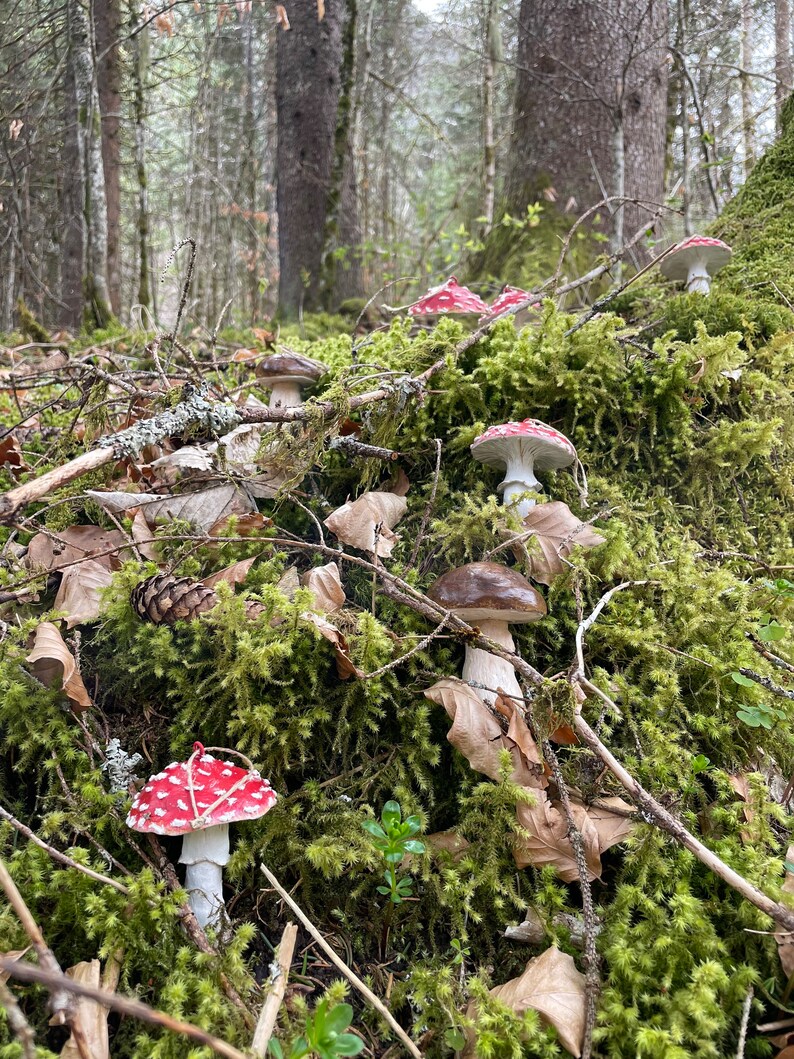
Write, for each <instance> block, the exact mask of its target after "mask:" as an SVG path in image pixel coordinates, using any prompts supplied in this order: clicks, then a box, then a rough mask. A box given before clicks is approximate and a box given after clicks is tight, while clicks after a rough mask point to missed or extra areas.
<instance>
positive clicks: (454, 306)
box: [408, 276, 488, 316]
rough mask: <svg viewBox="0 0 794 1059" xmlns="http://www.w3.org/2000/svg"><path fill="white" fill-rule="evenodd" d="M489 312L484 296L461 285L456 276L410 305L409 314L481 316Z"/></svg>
mask: <svg viewBox="0 0 794 1059" xmlns="http://www.w3.org/2000/svg"><path fill="white" fill-rule="evenodd" d="M487 312H488V306H487V305H486V304H485V302H484V301H483V300H482V298H480V297H479V296H478V295H476V294H475V293H474V291H471V290H469V288H468V287H463V286H461V284H460V283H458V281H457V280H456V279H455V277H454V276H450V278H449V279H448V280H447V282H446V283H442V284H441V286H440V287H433V288H432V289H431V290H429V291H428V292H427V294H425V295H424V296H423V297H421V298H420V299H419V301H417V302H414V304H413V305H409V306H408V314H409V316H446V315H448V314H453V313H454V314H458V315H473V316H481V315H482V314H483V313H487Z"/></svg>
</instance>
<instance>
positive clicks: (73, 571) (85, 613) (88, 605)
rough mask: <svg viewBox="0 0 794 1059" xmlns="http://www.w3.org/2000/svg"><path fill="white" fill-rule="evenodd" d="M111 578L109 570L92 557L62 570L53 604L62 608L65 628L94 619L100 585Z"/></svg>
mask: <svg viewBox="0 0 794 1059" xmlns="http://www.w3.org/2000/svg"><path fill="white" fill-rule="evenodd" d="M112 580H113V575H112V574H111V572H110V570H108V568H107V567H106V566H103V565H102V564H101V563H98V562H97V561H96V560H95V559H86V561H85V562H84V563H78V564H77V565H76V566H70V567H69V568H68V569H67V570H64V572H63V577H62V578H61V584H60V587H59V588H58V594H57V595H56V597H55V602H54V603H53V607H54V608H55V610H63V611H65V612H66V626H67V628H69V629H72V628H74V626H75V625H81V624H82V623H83V622H87V621H96V620H97V618H98V617H99V612H100V598H99V593H100V589H103V588H107V587H108V585H109V584H110V583H111V581H112Z"/></svg>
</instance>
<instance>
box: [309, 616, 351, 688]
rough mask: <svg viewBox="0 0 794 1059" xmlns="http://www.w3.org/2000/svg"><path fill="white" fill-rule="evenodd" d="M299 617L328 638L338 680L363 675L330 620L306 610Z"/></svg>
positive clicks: (344, 640)
mask: <svg viewBox="0 0 794 1059" xmlns="http://www.w3.org/2000/svg"><path fill="white" fill-rule="evenodd" d="M301 617H302V618H303V619H304V620H305V621H308V622H310V623H311V624H312V625H313V626H314V627H315V629H316V630H317V631H318V632H319V634H320V636H322V637H323V638H324V639H326V640H328V642H329V643H330V644H331V645H332V646H333V649H334V654H335V656H336V672H337V675H338V677H339V679H340V680H347V679H348V677H363V676H364V672H363V670H361V669H359V668H358V666H357V665H356V664H355V662H354V661H353V659H352V658H351V657H350V645H349V644H348V642H347V640H346V639H345V637H344V636H343V634H342V633H341V632H340V631H339V629H337V627H336V626H335V625H332V624H331V622H330V621H328V620H327V619H326V618H323V617H322V616H321V615H320V614H312V612H311V611H308V610H307V611H304V612H303V614H301Z"/></svg>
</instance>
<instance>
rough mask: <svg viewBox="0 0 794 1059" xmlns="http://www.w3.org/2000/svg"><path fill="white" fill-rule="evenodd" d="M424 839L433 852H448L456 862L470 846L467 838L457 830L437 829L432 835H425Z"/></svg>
mask: <svg viewBox="0 0 794 1059" xmlns="http://www.w3.org/2000/svg"><path fill="white" fill-rule="evenodd" d="M422 840H423V841H424V843H425V844H426V845H427V846H429V847H430V849H431V851H432V852H433V853H448V854H449V855H450V857H452V860H453V861H454V862H455V863H457V862H458V861H459V860H460V858H461V857H462V856H463V854H464V853H465V852H466V850H467V849H468V848H469V843H468V842H467V840H466V839H465V838H464V837H463V835H459V834H458V833H457V831H436V832H434V834H432V835H423V836H422Z"/></svg>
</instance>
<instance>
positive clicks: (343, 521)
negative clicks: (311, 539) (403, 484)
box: [325, 492, 408, 559]
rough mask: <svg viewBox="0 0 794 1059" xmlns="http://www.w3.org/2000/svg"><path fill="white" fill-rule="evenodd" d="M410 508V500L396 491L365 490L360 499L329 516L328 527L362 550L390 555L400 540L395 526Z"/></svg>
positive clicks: (343, 541)
mask: <svg viewBox="0 0 794 1059" xmlns="http://www.w3.org/2000/svg"><path fill="white" fill-rule="evenodd" d="M407 509H408V501H407V500H406V499H405V497H403V496H397V495H396V494H395V493H380V492H373V493H362V495H361V496H360V497H359V498H358V500H352V501H348V502H347V503H346V504H343V505H342V506H341V507H338V508H337V509H336V511H332V512H331V514H330V515H329V516H328V518H327V519H326V520H325V525H326V526H327V527H328V529H329V530H330V531H331V532H332V533H333V534H334V535H335V536H336V537H337V538H338V539H339V540H340V541H341V542H342V543H343V544H349V545H351V547H353V548H358V549H359V550H360V551H362V552H369V553H370V554H372V553H373V552H374V551H375V538H376V533H375V530H376V527H377V529H378V533H377V542H378V547H377V554H378V555H379V556H380V557H381V558H384V559H385V558H388V557H389V556H390V555H391V553H392V549H393V548H394V545H395V544H396V543H397V541H398V540H399V537H398V535H397V534H396V533H393V532H392V530H393V528H394V526H396V525H397V523H398V522H399V521H400V519H401V518H402V517H403V515H404V514H405V512H406V511H407Z"/></svg>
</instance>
